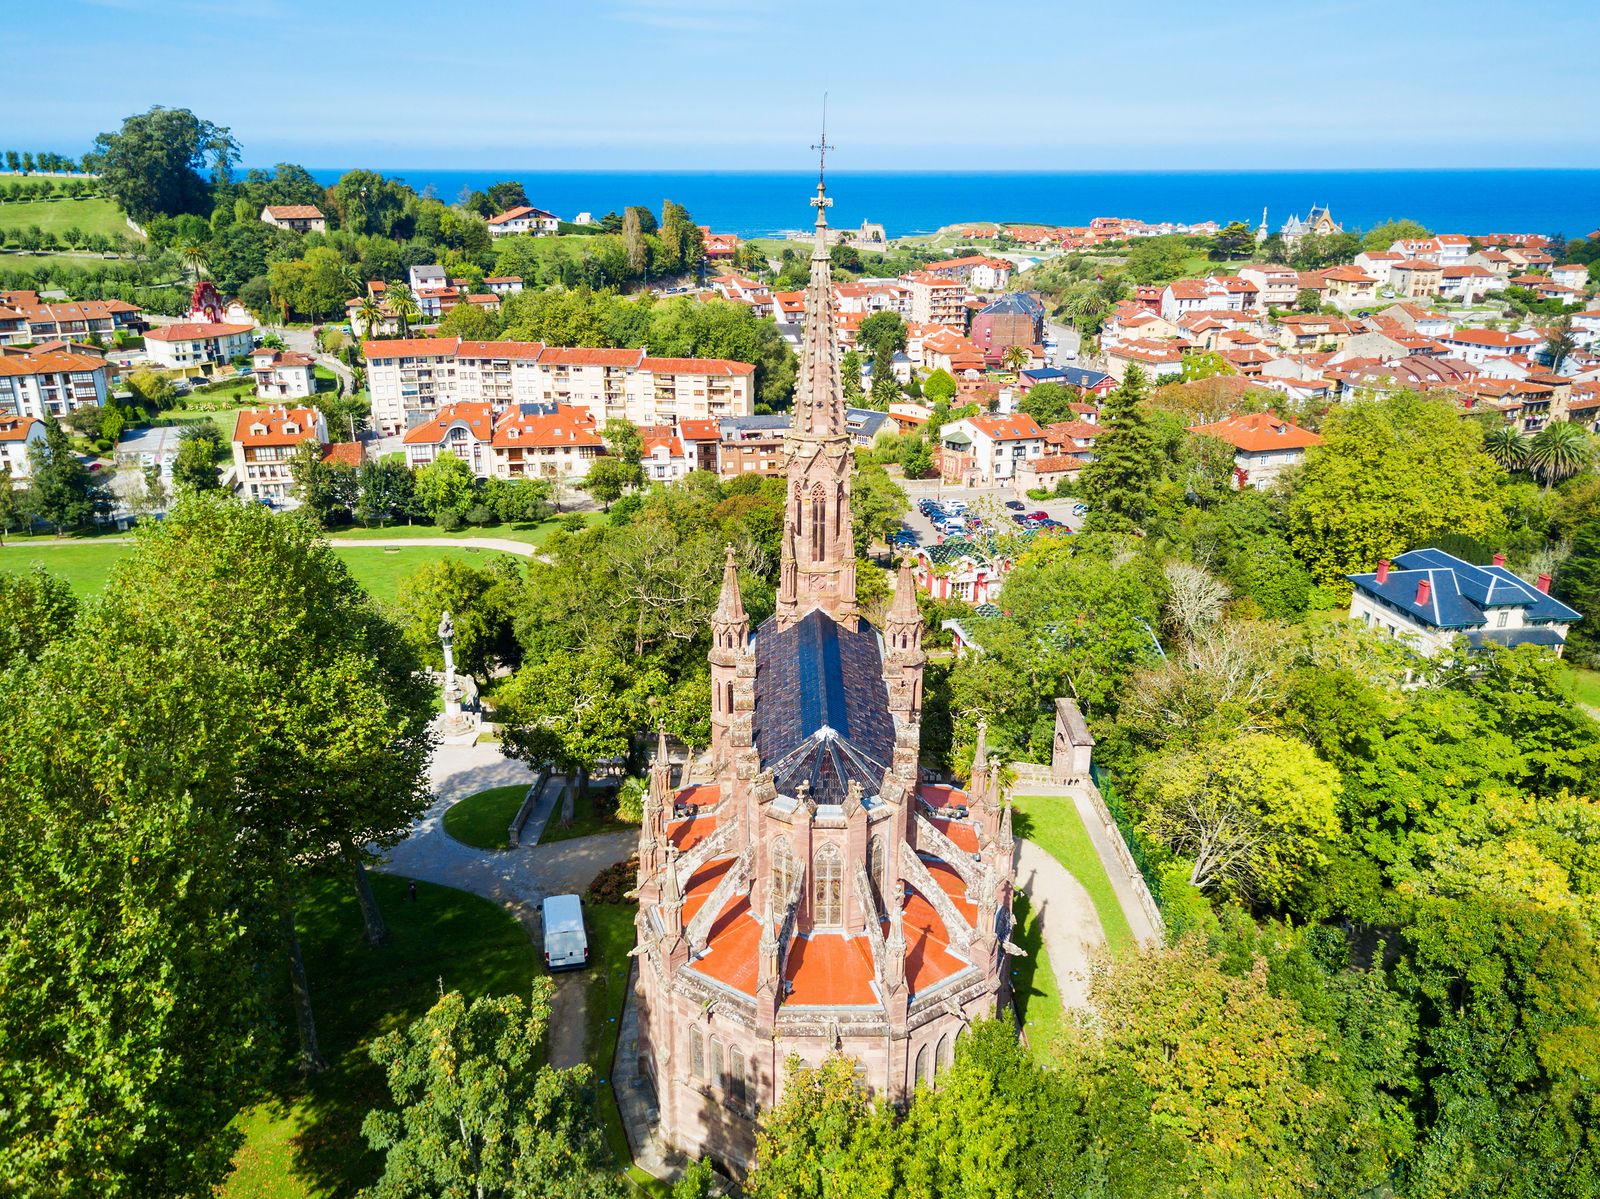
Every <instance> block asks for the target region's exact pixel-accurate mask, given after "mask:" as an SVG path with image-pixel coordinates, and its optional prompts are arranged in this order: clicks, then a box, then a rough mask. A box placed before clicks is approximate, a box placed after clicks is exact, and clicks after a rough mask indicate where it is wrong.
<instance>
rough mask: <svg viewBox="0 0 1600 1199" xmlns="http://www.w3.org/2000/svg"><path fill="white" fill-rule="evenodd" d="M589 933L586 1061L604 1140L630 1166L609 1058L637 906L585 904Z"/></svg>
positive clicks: (619, 1014)
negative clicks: (597, 1100)
mask: <svg viewBox="0 0 1600 1199" xmlns="http://www.w3.org/2000/svg"><path fill="white" fill-rule="evenodd" d="M583 910H584V915H585V918H586V919H587V921H588V929H589V969H588V975H589V979H588V981H589V1000H588V1008H587V1011H586V1012H585V1017H584V1018H585V1020H586V1022H587V1026H588V1027H587V1030H586V1032H585V1034H584V1045H585V1047H586V1048H587V1049H588V1062H589V1065H590V1066H591V1067H593V1068H594V1077H595V1081H596V1083H597V1084H599V1085H598V1090H599V1093H600V1118H601V1119H602V1120H603V1121H604V1122H605V1126H606V1140H607V1142H609V1143H610V1145H611V1152H612V1154H613V1155H614V1156H615V1157H616V1159H617V1160H618V1161H619V1162H626V1161H630V1160H631V1158H630V1156H629V1154H628V1138H627V1136H626V1135H625V1134H624V1133H623V1131H622V1117H621V1115H620V1114H619V1113H618V1111H617V1097H616V1095H615V1093H614V1092H613V1091H612V1090H611V1059H612V1058H613V1057H615V1056H616V1052H617V1032H618V1030H619V1026H618V1021H619V1020H620V1019H621V1018H622V1002H623V1000H624V999H625V998H626V997H627V993H628V967H629V966H630V965H631V964H632V959H630V958H629V957H628V952H629V950H631V949H632V948H633V941H634V926H633V914H634V910H635V909H634V905H633V904H631V903H627V904H614V903H585V904H584V905H583Z"/></svg>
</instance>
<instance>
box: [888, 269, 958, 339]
mask: <svg viewBox="0 0 1600 1199" xmlns="http://www.w3.org/2000/svg"><path fill="white" fill-rule="evenodd" d="M901 282H903V283H904V284H905V285H906V287H907V288H908V289H909V290H910V292H911V319H912V320H913V321H915V322H916V323H918V324H923V325H944V326H946V327H948V328H951V329H955V330H957V331H958V332H961V331H964V330H965V329H966V327H967V288H966V285H965V284H964V283H962V282H961V281H960V280H959V279H949V278H946V277H945V276H943V275H932V274H929V273H927V272H926V271H913V272H911V273H910V274H909V275H904V276H902V277H901Z"/></svg>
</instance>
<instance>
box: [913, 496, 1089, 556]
mask: <svg viewBox="0 0 1600 1199" xmlns="http://www.w3.org/2000/svg"><path fill="white" fill-rule="evenodd" d="M906 490H907V492H908V493H910V495H911V502H912V507H911V510H910V511H909V512H907V513H906V514H905V515H904V516H902V517H901V524H902V525H903V526H904V528H905V530H907V531H909V533H910V534H911V535H912V537H914V538H915V540H914V541H910V542H909V543H908V542H901V544H902V545H904V544H910V545H937V544H939V542H940V541H941V540H948V537H946V536H945V535H944V534H943V533H941V532H940V530H939V529H938V528H936V527H935V526H934V523H933V520H931V519H930V518H929V516H928V514H927V513H925V512H923V511H922V509H921V508H920V507H918V506H917V505H918V504H919V503H921V502H922V501H923V500H931V501H932V502H934V503H936V504H938V505H940V507H941V508H942V509H943V510H944V511H945V512H946V513H949V512H950V509H951V505H952V504H958V503H959V504H965V505H966V508H967V512H968V513H969V514H970V513H974V512H976V513H978V514H980V515H981V516H983V517H988V518H999V519H1003V520H1006V521H1007V522H1008V523H1010V524H1012V525H1013V526H1014V527H1017V528H1023V527H1026V526H1023V525H1020V524H1018V523H1017V522H1015V521H1012V520H1011V519H1010V518H1011V516H1012V515H1013V514H1014V513H1019V512H1020V513H1028V512H1044V513H1046V514H1047V515H1048V516H1049V518H1050V519H1051V520H1054V521H1057V522H1059V523H1060V524H1061V525H1063V526H1065V528H1066V529H1070V530H1073V531H1076V530H1077V529H1078V528H1079V527H1080V526H1081V525H1082V524H1083V517H1082V516H1077V515H1074V514H1073V508H1074V507H1075V506H1076V505H1078V503H1079V501H1078V500H1076V499H1074V498H1072V497H1070V496H1069V497H1067V498H1065V499H1049V500H1030V499H1022V500H1018V499H1017V496H1016V493H1015V492H1014V491H1012V490H1011V489H1010V488H989V489H969V488H962V487H943V488H939V489H937V490H936V489H935V488H934V487H933V486H932V485H931V484H929V485H927V486H926V487H919V486H918V484H916V483H912V484H910V485H909V486H908V487H907V488H906ZM1007 501H1010V502H1013V503H1021V504H1022V507H1021V508H1020V509H1018V508H1007V507H1006V506H1005V505H1006V503H1007ZM1059 531H1062V530H1058V532H1059ZM958 535H959V534H958ZM969 535H970V530H969Z"/></svg>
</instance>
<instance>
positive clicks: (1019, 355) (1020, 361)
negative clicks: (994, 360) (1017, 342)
mask: <svg viewBox="0 0 1600 1199" xmlns="http://www.w3.org/2000/svg"><path fill="white" fill-rule="evenodd" d="M1000 365H1001V366H1003V367H1005V368H1006V370H1008V371H1020V370H1021V369H1022V368H1023V367H1025V366H1027V365H1028V351H1027V350H1026V349H1025V348H1024V347H1022V346H1008V347H1006V352H1005V353H1004V354H1002V355H1001V356H1000Z"/></svg>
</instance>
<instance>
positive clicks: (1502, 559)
mask: <svg viewBox="0 0 1600 1199" xmlns="http://www.w3.org/2000/svg"><path fill="white" fill-rule="evenodd" d="M1490 561H1491V563H1492V564H1493V565H1495V566H1504V565H1505V564H1506V556H1505V555H1504V554H1496V555H1495V556H1494V557H1493V558H1492V559H1491V560H1490Z"/></svg>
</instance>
